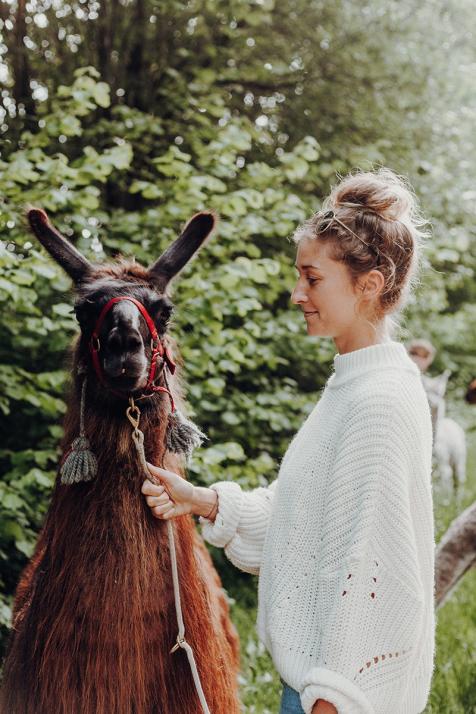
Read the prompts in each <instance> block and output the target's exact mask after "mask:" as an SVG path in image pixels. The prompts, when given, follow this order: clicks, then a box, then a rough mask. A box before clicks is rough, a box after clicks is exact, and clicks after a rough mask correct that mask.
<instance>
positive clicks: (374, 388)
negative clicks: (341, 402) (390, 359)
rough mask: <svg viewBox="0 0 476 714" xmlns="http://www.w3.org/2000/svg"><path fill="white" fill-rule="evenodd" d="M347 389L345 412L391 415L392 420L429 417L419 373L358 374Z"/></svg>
mask: <svg viewBox="0 0 476 714" xmlns="http://www.w3.org/2000/svg"><path fill="white" fill-rule="evenodd" d="M350 386H352V389H350V390H349V395H348V397H349V400H348V404H347V413H348V414H350V415H352V414H355V413H357V414H360V416H361V417H362V416H364V415H367V416H370V415H371V414H377V415H378V414H381V415H382V416H385V414H391V415H392V417H393V418H394V419H398V418H400V419H403V420H405V419H407V418H411V417H412V416H418V415H420V416H424V418H426V417H427V416H428V415H429V405H428V399H427V396H426V393H425V390H424V387H423V384H422V380H421V376H420V374H419V373H415V372H411V371H408V372H407V371H405V370H397V369H385V370H379V371H378V372H376V373H374V374H372V373H367V374H364V375H361V377H360V378H359V379H356V380H354V382H353V383H352V385H349V387H350Z"/></svg>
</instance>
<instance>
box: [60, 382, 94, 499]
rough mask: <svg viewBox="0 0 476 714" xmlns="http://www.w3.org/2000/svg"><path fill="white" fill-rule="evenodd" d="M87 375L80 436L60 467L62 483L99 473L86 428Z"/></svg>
mask: <svg viewBox="0 0 476 714" xmlns="http://www.w3.org/2000/svg"><path fill="white" fill-rule="evenodd" d="M86 382H87V379H86V377H85V378H84V380H83V386H82V388H81V406H80V410H79V436H77V437H76V439H74V441H73V443H72V444H71V446H70V448H69V450H68V452H67V455H66V457H65V459H64V461H63V464H62V466H61V469H60V474H61V483H63V484H65V485H71V484H73V483H79V482H80V481H91V480H92V479H93V478H94V477H95V476H96V474H97V471H98V462H97V458H96V456H95V455H94V453H93V452H92V451H91V444H90V442H89V439H88V437H87V436H86V431H85V428H84V409H85V403H86Z"/></svg>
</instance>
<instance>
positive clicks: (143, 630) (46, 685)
mask: <svg viewBox="0 0 476 714" xmlns="http://www.w3.org/2000/svg"><path fill="white" fill-rule="evenodd" d="M28 219H29V222H30V225H31V228H32V229H33V231H34V233H35V235H36V236H37V237H38V239H39V240H40V242H41V243H42V244H43V246H44V247H45V248H46V249H47V250H48V252H49V253H50V254H51V255H52V256H53V258H54V259H55V260H56V261H57V262H58V263H59V264H60V265H61V266H62V267H63V268H64V269H65V270H66V271H67V272H68V274H69V275H70V276H71V277H72V278H73V280H74V283H75V289H76V300H75V312H76V315H77V318H78V321H79V324H80V328H81V334H80V335H79V337H78V338H77V340H76V343H75V349H74V354H73V372H72V374H73V387H72V390H71V395H70V397H69V400H68V410H67V414H66V416H65V420H64V427H65V434H64V441H63V444H62V447H63V454H66V455H67V454H68V453H69V454H70V455H71V445H72V443H73V442H74V440H75V438H76V437H77V436H78V434H79V433H80V406H79V405H80V402H81V403H83V401H84V409H85V418H84V429H83V431H85V432H86V433H85V436H86V437H87V438H88V439H89V443H90V449H91V451H92V452H94V454H95V457H96V462H97V463H96V465H97V469H96V474H95V475H94V477H93V471H91V473H86V472H84V473H83V476H82V477H78V478H74V479H73V480H75V481H77V482H76V483H71V482H70V483H69V484H68V483H65V482H64V479H63V478H62V475H61V474H62V471H61V470H60V472H59V473H58V477H57V479H56V483H55V486H54V490H53V494H52V499H51V504H50V507H49V510H48V513H47V516H46V519H45V523H44V526H43V529H42V531H41V534H40V536H39V540H38V543H37V546H36V550H35V553H34V555H33V557H32V559H31V561H30V563H29V564H28V565H27V567H26V569H25V571H24V573H23V575H22V578H21V580H20V583H19V585H18V589H17V593H16V598H15V606H14V617H13V632H12V636H11V640H10V642H9V648H8V653H7V658H6V661H5V667H4V676H3V686H2V693H1V695H0V712H1V714H200V712H201V711H202V705H201V703H200V701H199V697H198V694H197V692H196V688H195V686H194V682H193V678H192V674H191V669H190V666H189V662H188V660H187V656H186V653H185V651H184V650H183V649H180V648H179V649H177V648H175V651H174V652H172V653H171V650H172V649H173V648H174V645H175V643H176V637H177V620H176V612H175V605H174V592H173V583H172V575H171V557H170V555H169V549H168V539H167V523H166V522H164V521H160V520H157V519H154V517H153V516H152V515H151V513H150V509H149V508H148V507H147V505H146V503H145V500H144V498H143V496H142V494H141V485H142V482H143V480H144V477H145V474H144V472H143V469H141V467H140V463H139V459H138V455H137V453H136V450H135V448H134V445H133V443H132V441H131V425H130V423H129V421H128V419H127V418H126V408H127V406H128V399H129V397H130V396H131V395H132V396H134V398H135V399H137V404H138V406H140V410H141V418H140V429H141V430H142V431H143V433H144V444H145V456H146V458H147V460H148V461H149V462H151V463H155V464H159V465H165V467H166V468H170V469H173V470H174V471H176V470H177V469H180V468H182V461H183V459H182V458H181V457H180V456H177V455H176V454H173V453H171V451H170V450H169V449H167V448H166V446H165V443H166V439H167V430H168V429H169V428H172V427H170V411H171V406H170V400H169V395H168V394H167V392H166V391H157V390H167V389H169V390H170V392H171V394H172V395H173V399H174V401H175V402H176V403H180V400H181V396H180V392H181V390H180V384H179V381H178V379H177V377H176V376H173V375H172V372H173V367H174V365H173V361H172V359H171V357H170V352H169V348H168V347H167V338H166V336H165V333H166V329H167V323H168V320H169V318H170V315H171V312H172V303H171V301H170V299H169V297H167V295H166V289H167V286H168V284H169V282H170V281H171V279H172V278H173V277H174V276H175V275H176V274H177V273H178V272H179V271H180V270H181V269H182V268H183V267H184V266H185V264H186V263H187V262H188V261H189V260H190V259H191V258H192V256H193V255H194V254H195V253H196V252H197V251H198V250H199V249H200V247H201V246H202V244H203V243H204V242H205V240H206V238H207V236H208V235H209V234H210V233H211V231H212V230H213V227H214V216H213V215H212V214H211V213H199V214H197V215H196V216H194V217H193V218H192V219H191V220H190V221H189V223H188V224H187V226H186V227H185V229H184V231H183V232H182V234H181V235H180V237H179V238H177V240H176V241H175V242H174V243H172V245H171V246H170V247H169V248H168V249H167V250H166V251H165V252H164V253H163V254H162V256H161V257H160V258H159V259H158V260H157V261H156V262H155V263H154V265H152V266H151V267H150V268H149V269H145V268H143V267H141V266H139V265H138V264H136V263H135V262H133V261H125V260H119V261H117V262H116V263H113V264H108V265H101V266H94V265H92V264H91V263H89V261H87V260H86V258H84V257H83V256H82V255H81V254H80V253H79V252H78V251H77V250H76V248H75V247H74V246H73V245H72V244H71V243H69V242H68V241H67V240H66V239H65V238H63V237H62V236H61V235H60V234H59V233H58V232H57V231H56V230H55V229H54V228H53V227H52V226H51V224H50V223H49V221H48V218H47V216H46V214H45V213H44V212H43V211H41V210H39V209H31V210H29V212H28ZM117 297H120V298H122V300H119V301H117V302H115V303H114V304H112V305H110V306H109V308H110V309H108V312H107V315H105V316H104V319H103V321H102V324H101V325H100V330H99V334H98V336H97V339H95V340H93V339H92V333H93V331H94V329H95V326H96V327H97V324H98V322H97V320H98V316H99V313H100V312H101V311H102V309H103V307H104V305H105V304H107V303H108V302H110V300H111V299H112V298H117ZM124 298H125V299H124ZM134 301H138V303H140V305H141V306H143V307H144V308H145V310H146V312H147V314H148V316H150V317H151V318H152V323H153V324H152V327H155V328H156V329H157V332H158V336H157V339H156V340H155V341H154V340H152V342H151V334H150V329H151V328H150V325H148V323H147V320H146V319H145V318H144V315H143V312H141V310H139V309H138V308H137V305H136V304H135V302H134ZM159 343H160V344H159ZM94 352H96V354H95V356H94ZM95 358H96V360H97V363H98V364H96V365H94V359H95ZM151 362H153V365H154V367H153V370H152V369H151ZM154 370H155V371H156V373H155V374H154V375H153V376H152V377H151V375H152V372H153V371H154ZM167 373H168V377H167ZM85 377H86V378H87V379H86V383H85V388H84V389H85V391H83V390H82V385H83V384H84V378H85ZM167 380H168V381H167ZM82 394H83V395H84V397H83V399H81V395H82ZM141 397H143V398H142V399H141V400H140V398H141ZM145 397H147V398H145ZM139 400H140V401H139ZM168 420H169V421H168ZM167 443H169V442H167ZM73 450H74V444H73ZM78 453H79V452H78ZM93 458H94V457H93ZM63 463H66V461H65V459H64V458H63ZM173 527H174V533H175V544H176V553H177V563H178V573H179V580H180V591H181V600H182V608H183V617H184V621H185V637H186V640H187V642H188V643H189V644H190V646H191V647H192V649H193V652H194V656H195V661H196V663H197V669H198V672H199V675H200V679H201V684H202V687H203V692H204V695H205V698H206V701H207V704H208V707H209V709H210V712H211V714H235V713H237V712H239V710H240V705H239V699H238V684H237V674H238V666H239V651H238V638H237V634H236V630H235V628H234V627H233V625H232V623H231V621H230V618H229V611H228V604H227V602H226V599H225V596H224V593H223V590H222V588H221V583H220V580H219V577H218V575H217V573H216V571H215V569H214V567H213V564H212V561H211V558H210V556H209V553H208V551H207V549H206V548H205V545H204V543H203V541H202V539H201V537H200V536H199V535H198V533H197V531H196V528H195V525H194V521H193V518H192V517H191V516H182V517H180V518H177V519H176V520H175V521H174V525H173Z"/></svg>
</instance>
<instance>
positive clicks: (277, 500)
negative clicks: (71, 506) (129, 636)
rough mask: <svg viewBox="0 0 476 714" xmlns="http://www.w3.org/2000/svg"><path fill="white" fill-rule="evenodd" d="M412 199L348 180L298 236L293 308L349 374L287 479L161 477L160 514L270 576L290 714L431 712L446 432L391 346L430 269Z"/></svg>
mask: <svg viewBox="0 0 476 714" xmlns="http://www.w3.org/2000/svg"><path fill="white" fill-rule="evenodd" d="M421 237H422V233H421V232H420V231H419V229H418V221H417V219H416V206H415V200H414V198H413V195H412V194H411V192H410V191H409V189H408V188H407V186H406V185H405V183H404V182H403V181H402V180H401V179H400V178H398V177H397V176H396V175H395V174H393V173H392V172H391V171H389V170H388V169H381V170H379V171H377V172H376V173H357V174H355V175H351V176H348V177H347V178H345V179H344V180H343V181H342V182H341V183H340V184H339V185H338V186H336V187H335V188H334V189H333V191H332V192H331V194H330V196H329V197H328V199H327V200H326V202H325V205H324V210H323V211H320V212H318V213H317V214H316V215H314V216H313V217H312V218H311V219H310V220H309V221H307V222H306V223H305V224H304V225H303V226H301V227H300V228H299V229H298V230H297V231H296V234H295V236H294V238H295V241H296V243H297V260H296V267H297V270H298V273H299V276H298V279H297V284H296V286H295V288H294V291H293V294H292V300H293V302H294V304H295V305H297V306H298V307H299V308H300V309H301V310H302V312H303V316H304V319H305V321H306V325H307V331H308V334H310V335H318V336H320V337H332V339H333V340H334V343H335V346H336V349H337V351H338V354H336V355H335V357H334V373H333V374H332V375H331V376H330V378H329V379H328V381H327V384H326V386H325V388H324V390H323V392H322V395H321V397H320V399H319V401H318V403H317V404H316V406H315V407H314V409H313V411H312V412H311V413H310V414H309V416H308V417H307V419H306V420H305V422H304V424H303V425H302V426H301V428H300V429H299V432H298V433H297V434H296V436H295V437H294V439H293V441H292V443H291V445H290V446H289V448H288V450H287V452H286V454H285V456H284V459H283V461H282V463H281V467H280V470H279V475H278V478H277V479H276V480H275V481H274V482H273V483H272V484H271V485H270V486H269V487H268V488H258V489H255V490H253V491H251V492H248V493H246V492H244V491H242V489H241V488H240V486H239V485H238V484H236V483H233V482H229V481H224V482H220V483H216V484H214V485H213V486H212V487H211V488H202V487H195V486H192V485H191V484H190V483H187V482H186V481H184V480H183V479H181V478H180V477H178V476H177V475H175V474H173V473H171V472H168V471H164V470H163V469H159V468H156V467H153V466H151V470H152V473H153V474H154V475H155V476H157V477H158V478H160V479H161V482H162V483H163V486H156V485H154V484H152V483H151V482H150V481H149V480H146V481H145V482H144V485H143V488H142V491H143V493H144V494H145V495H146V500H147V503H148V505H149V506H150V507H151V509H152V512H153V514H154V516H156V517H157V518H162V519H168V518H173V517H175V516H179V515H181V514H183V513H195V514H198V515H200V516H201V518H200V522H201V523H202V525H203V535H204V537H205V538H206V539H207V540H208V541H209V542H210V543H212V544H214V545H216V546H222V547H224V549H225V553H226V555H227V556H228V558H229V559H230V560H231V561H232V563H234V564H235V565H236V566H237V567H238V568H240V569H241V570H244V571H247V572H250V573H255V574H259V576H260V577H259V588H258V595H259V605H258V622H257V627H258V633H259V636H260V639H262V641H263V642H264V643H265V645H266V647H267V649H268V650H269V652H270V653H271V656H272V658H273V661H274V664H275V666H276V669H277V671H278V672H279V674H280V676H281V680H282V682H283V696H282V701H281V713H282V714H298V713H300V714H302V712H303V711H304V712H305V713H306V714H311V713H312V714H330V713H332V714H335V713H336V712H337V713H338V714H419V712H422V711H423V710H424V708H425V705H426V703H427V699H428V695H429V690H430V683H431V677H432V670H433V657H434V639H435V618H434V600H433V580H434V522H433V504H432V491H431V445H432V432H431V419H430V411H429V407H428V402H427V399H426V396H425V392H424V390H423V387H422V383H421V378H420V374H419V370H418V367H417V366H416V365H415V364H414V363H413V362H412V360H411V359H410V357H409V356H408V355H407V353H406V350H405V348H404V347H403V345H402V344H400V343H399V342H395V341H393V340H392V339H391V337H390V335H391V333H392V330H393V329H394V326H395V323H394V322H393V318H391V317H390V316H391V314H392V313H395V311H396V310H397V309H398V308H401V307H402V306H403V305H404V303H405V302H406V300H407V299H408V295H409V291H410V286H411V285H412V283H413V282H414V280H415V277H416V270H417V266H418V262H419V261H418V256H419V243H420V239H421Z"/></svg>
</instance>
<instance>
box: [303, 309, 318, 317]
mask: <svg viewBox="0 0 476 714" xmlns="http://www.w3.org/2000/svg"><path fill="white" fill-rule="evenodd" d="M310 315H319V312H318V311H317V310H313V311H312V312H306V311H304V317H309V316H310Z"/></svg>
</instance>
